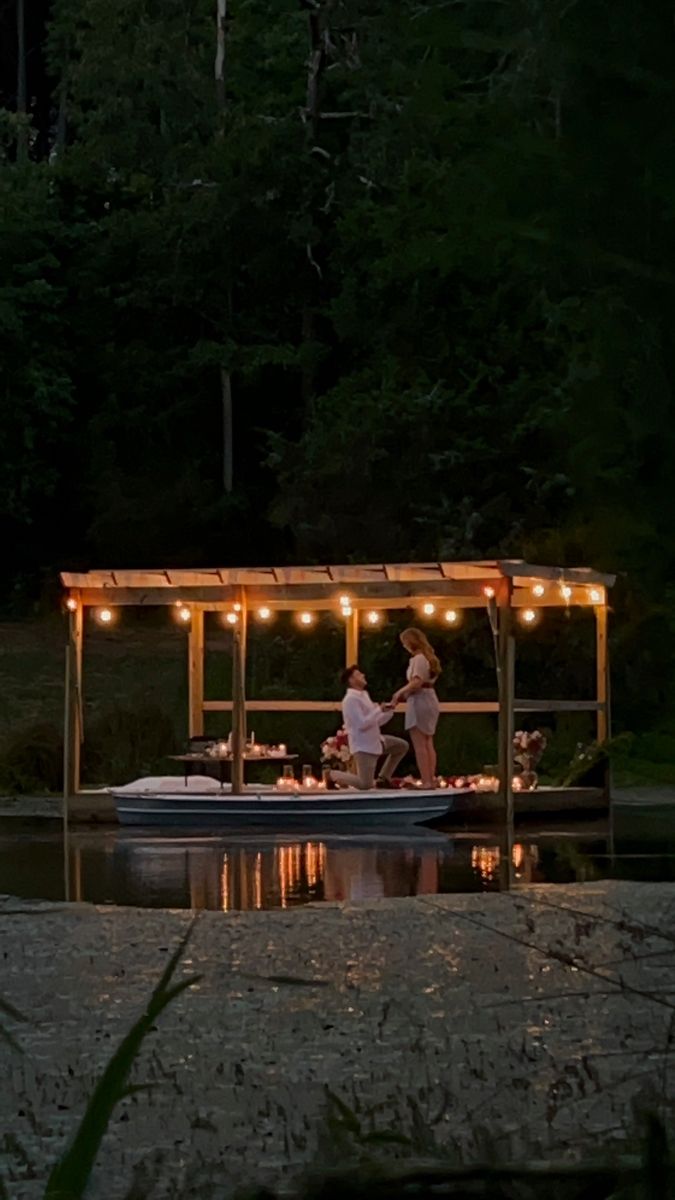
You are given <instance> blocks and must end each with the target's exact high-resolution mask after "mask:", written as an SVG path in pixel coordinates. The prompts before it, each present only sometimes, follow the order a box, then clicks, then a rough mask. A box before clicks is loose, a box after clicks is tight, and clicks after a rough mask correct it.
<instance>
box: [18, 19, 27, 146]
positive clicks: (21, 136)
mask: <svg viewBox="0 0 675 1200" xmlns="http://www.w3.org/2000/svg"><path fill="white" fill-rule="evenodd" d="M16 50H17V66H16V111H17V116H18V117H19V127H18V131H17V140H16V154H17V159H18V160H19V162H26V159H27V158H28V127H27V125H26V114H27V112H28V96H27V85H26V12H25V0H16Z"/></svg>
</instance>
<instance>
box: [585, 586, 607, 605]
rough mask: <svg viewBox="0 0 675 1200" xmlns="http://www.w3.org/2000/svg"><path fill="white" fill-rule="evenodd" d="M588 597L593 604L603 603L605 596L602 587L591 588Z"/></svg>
mask: <svg viewBox="0 0 675 1200" xmlns="http://www.w3.org/2000/svg"><path fill="white" fill-rule="evenodd" d="M588 599H589V600H590V601H591V604H602V601H603V599H604V596H603V594H602V592H601V591H600V588H589V591H588Z"/></svg>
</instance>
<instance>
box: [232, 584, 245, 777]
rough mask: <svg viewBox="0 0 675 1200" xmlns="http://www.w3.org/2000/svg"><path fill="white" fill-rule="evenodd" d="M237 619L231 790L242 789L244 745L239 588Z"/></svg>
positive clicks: (242, 599) (242, 593)
mask: <svg viewBox="0 0 675 1200" xmlns="http://www.w3.org/2000/svg"><path fill="white" fill-rule="evenodd" d="M239 604H240V605H241V609H240V611H239V621H238V622H237V624H236V625H234V626H233V629H232V791H233V793H235V794H241V793H242V792H243V790H244V748H245V746H246V616H247V614H246V593H245V591H244V589H243V588H241V589H240V599H239Z"/></svg>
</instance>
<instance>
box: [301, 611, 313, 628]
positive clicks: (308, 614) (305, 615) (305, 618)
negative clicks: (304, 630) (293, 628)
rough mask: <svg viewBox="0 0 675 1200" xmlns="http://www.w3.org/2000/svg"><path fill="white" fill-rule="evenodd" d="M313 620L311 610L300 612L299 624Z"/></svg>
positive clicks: (307, 623) (309, 623) (306, 623)
mask: <svg viewBox="0 0 675 1200" xmlns="http://www.w3.org/2000/svg"><path fill="white" fill-rule="evenodd" d="M313 620H314V614H313V613H311V612H301V613H300V617H299V621H300V624H301V625H305V626H306V625H311V624H312V622H313Z"/></svg>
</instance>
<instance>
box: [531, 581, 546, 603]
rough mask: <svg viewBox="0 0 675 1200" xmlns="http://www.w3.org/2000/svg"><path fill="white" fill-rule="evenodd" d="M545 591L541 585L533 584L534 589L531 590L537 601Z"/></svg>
mask: <svg viewBox="0 0 675 1200" xmlns="http://www.w3.org/2000/svg"><path fill="white" fill-rule="evenodd" d="M545 591H546V588H545V587H544V585H543V583H535V585H534V587H533V588H532V595H533V596H536V597H537V598H538V599H541V597H542V596H543V594H544V592H545Z"/></svg>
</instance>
